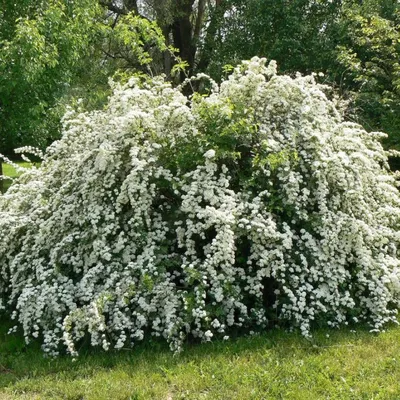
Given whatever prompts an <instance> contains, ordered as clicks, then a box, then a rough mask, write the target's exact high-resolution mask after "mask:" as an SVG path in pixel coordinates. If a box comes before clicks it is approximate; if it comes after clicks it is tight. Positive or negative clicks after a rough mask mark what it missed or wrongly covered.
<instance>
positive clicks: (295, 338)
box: [0, 324, 400, 400]
mask: <svg viewBox="0 0 400 400" xmlns="http://www.w3.org/2000/svg"><path fill="white" fill-rule="evenodd" d="M6 326H7V324H3V327H2V328H1V330H0V399H71V400H72V399H74V400H78V399H93V400H101V399H116V400H117V399H126V400H128V399H165V400H167V399H169V400H170V399H196V400H197V399H296V400H297V399H304V400H314V399H384V400H387V399H393V400H394V399H396V400H397V399H399V398H400V385H399V381H400V328H391V329H390V330H389V331H388V332H386V333H382V334H380V335H378V336H376V335H373V334H370V333H368V332H367V331H366V330H361V331H357V332H351V331H350V330H340V331H330V332H329V337H327V332H328V331H318V332H317V333H316V334H315V338H314V340H313V342H312V343H310V342H308V341H306V340H305V339H303V338H302V337H301V336H299V334H296V333H285V332H283V331H278V330H273V331H270V332H267V333H265V334H263V335H260V336H253V337H242V338H239V339H236V340H232V341H226V342H221V341H219V342H215V343H210V344H205V345H196V346H194V345H192V346H189V345H188V346H186V348H185V350H184V352H183V353H182V354H179V355H173V354H172V353H171V352H170V351H169V350H168V349H167V347H166V346H164V345H162V344H159V343H147V344H141V345H138V346H137V347H136V348H134V349H133V350H122V351H121V352H118V353H117V352H110V353H103V352H100V351H95V350H86V351H84V352H83V353H82V354H81V355H80V356H79V358H78V359H77V360H76V361H73V360H72V359H71V358H70V357H67V356H62V357H59V358H57V359H48V358H44V357H43V355H42V353H41V351H40V349H39V347H38V346H37V345H32V346H31V345H30V346H28V347H26V346H25V345H24V343H23V341H22V339H21V338H20V337H19V336H8V335H6Z"/></svg>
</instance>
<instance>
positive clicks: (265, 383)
mask: <svg viewBox="0 0 400 400" xmlns="http://www.w3.org/2000/svg"><path fill="white" fill-rule="evenodd" d="M4 173H5V174H6V175H7V176H16V171H15V170H14V169H12V168H10V167H9V166H7V165H5V166H4ZM10 326H11V325H10V324H9V323H8V322H7V321H2V322H0V400H3V399H4V400H11V399H26V400H31V399H32V400H36V399H69V400H78V399H85V400H89V399H92V400H102V399H104V400H106V399H107V400H108V399H113V400H114V399H115V400H118V399H121V400H122V399H125V400H128V399H132V400H133V399H135V400H139V399H163V400H172V399H193V400H197V399H224V400H225V399H228V400H229V399H239V400H240V399H246V400H247V399H295V400H302V399H304V400H314V399H338V400H339V399H340V400H342V399H382V400H388V399H393V400H395V399H396V400H398V399H400V384H399V382H400V327H391V328H390V329H389V330H388V331H387V332H384V333H381V334H380V335H375V334H371V333H369V332H368V330H367V329H359V328H358V329H357V330H356V331H354V330H352V329H350V328H348V329H342V330H337V331H328V330H318V331H317V332H315V333H314V339H313V340H312V341H307V340H305V339H304V338H303V337H301V336H300V335H299V334H298V333H287V332H284V331H282V330H277V329H274V330H270V331H268V332H265V333H264V334H262V335H259V336H251V337H241V338H237V339H230V340H228V341H216V342H213V343H209V344H205V345H189V344H188V345H186V346H185V348H184V352H183V353H182V354H179V355H174V354H172V353H171V352H170V351H169V350H168V348H167V346H166V345H164V344H162V343H161V344H160V343H159V342H147V343H144V344H139V345H137V346H136V347H135V348H134V349H123V350H122V351H120V352H109V353H104V352H101V351H98V350H95V349H83V350H81V354H80V356H79V357H78V358H77V359H76V360H73V359H72V358H71V357H68V356H61V357H59V358H56V359H49V358H45V357H44V356H43V353H42V352H41V350H40V346H39V345H38V344H37V343H33V344H31V345H29V346H26V345H25V343H24V341H23V338H22V336H21V335H8V334H7V331H8V329H9V328H10Z"/></svg>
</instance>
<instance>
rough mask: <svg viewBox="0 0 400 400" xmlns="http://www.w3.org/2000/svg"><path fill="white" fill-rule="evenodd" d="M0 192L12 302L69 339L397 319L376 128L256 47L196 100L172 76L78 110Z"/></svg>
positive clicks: (377, 325)
mask: <svg viewBox="0 0 400 400" xmlns="http://www.w3.org/2000/svg"><path fill="white" fill-rule="evenodd" d="M64 125H65V126H64V134H63V137H62V139H61V140H60V141H58V142H56V143H54V144H53V145H52V146H50V148H49V149H48V150H47V153H46V155H45V156H44V161H43V163H42V165H41V167H40V168H37V169H35V168H34V169H31V170H29V171H27V172H26V173H25V174H24V175H23V176H22V177H21V178H20V179H19V180H18V181H17V182H16V183H15V184H14V185H13V186H12V187H11V188H10V189H9V190H8V191H7V192H6V193H5V194H4V195H2V196H0V295H1V304H0V307H1V308H2V309H3V310H4V312H8V313H10V314H11V315H12V317H13V318H14V319H15V320H16V324H17V325H19V326H22V328H23V330H24V333H25V337H26V340H27V341H29V339H30V338H31V337H40V338H41V340H42V343H43V348H44V350H45V351H47V352H48V353H50V354H57V353H58V352H59V351H60V349H62V348H63V347H66V348H67V349H68V350H69V351H70V352H71V353H72V354H75V353H76V344H77V343H78V342H79V341H80V340H81V339H82V338H83V337H84V336H86V335H88V336H89V337H90V340H91V343H92V344H93V345H100V346H102V347H103V348H104V349H108V348H110V347H115V348H122V347H124V346H130V345H132V344H133V343H134V342H136V341H138V340H142V339H143V338H145V337H148V336H149V335H154V336H157V337H158V336H160V337H163V338H165V339H166V340H167V341H168V342H169V343H170V344H171V348H172V349H175V350H178V349H179V348H180V346H181V343H182V342H183V341H184V340H185V338H186V337H188V336H191V337H195V338H198V339H200V340H202V341H209V340H212V338H215V337H221V338H228V337H229V336H228V335H229V333H230V331H231V330H232V329H237V328H238V327H240V329H244V330H247V332H249V331H253V330H254V329H255V327H257V326H258V327H260V328H262V327H266V326H267V325H269V324H271V323H273V322H274V321H275V320H276V319H278V320H284V321H287V322H288V323H290V324H291V325H292V326H296V327H299V328H300V330H301V332H302V333H303V334H304V335H309V334H310V329H311V327H312V324H313V323H314V322H323V323H325V324H328V325H329V326H339V325H341V324H347V323H349V322H354V321H364V322H368V323H369V324H370V325H371V327H372V329H375V330H380V329H381V328H382V326H383V325H384V324H385V323H387V322H389V321H395V320H396V313H397V309H398V307H399V292H400V261H399V241H400V233H399V226H400V196H399V193H398V190H397V188H396V181H395V178H394V176H393V175H391V174H390V173H389V171H388V166H387V158H386V154H385V152H384V150H383V149H382V147H381V144H380V143H379V140H378V139H379V137H380V136H381V134H378V133H367V132H366V131H365V130H363V129H362V128H361V127H360V126H359V125H356V124H354V123H349V122H344V121H343V120H342V119H341V116H340V115H339V113H338V112H337V111H336V109H335V107H334V105H333V103H332V102H331V101H330V100H328V99H327V97H326V95H325V94H324V88H322V87H320V86H319V85H317V84H316V83H315V82H314V79H313V77H300V76H298V77H296V78H295V79H292V78H290V77H288V76H279V75H277V74H276V72H275V65H274V64H272V63H271V64H270V65H269V66H268V67H265V60H263V59H257V58H254V59H252V60H251V61H247V62H243V63H242V64H241V65H240V66H238V67H237V68H236V69H235V71H234V72H233V74H232V75H231V76H230V77H229V79H227V80H226V81H224V82H222V84H221V85H220V86H219V90H217V91H216V90H215V88H214V91H213V93H211V94H210V95H209V96H202V95H194V96H193V98H192V99H191V100H190V101H188V99H187V98H186V97H185V96H184V95H183V94H182V93H181V92H179V90H177V89H173V88H172V87H171V86H170V85H169V84H168V83H166V82H164V80H163V79H161V78H157V79H154V80H153V81H152V82H151V83H141V82H139V81H138V80H135V79H133V80H131V81H130V82H129V84H127V85H126V86H123V87H115V90H114V94H113V96H112V97H111V99H110V102H109V105H108V107H107V109H106V110H104V111H98V112H92V113H86V114H74V113H72V112H71V113H70V114H69V115H67V116H66V117H65V121H64Z"/></svg>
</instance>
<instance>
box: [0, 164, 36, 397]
mask: <svg viewBox="0 0 400 400" xmlns="http://www.w3.org/2000/svg"><path fill="white" fill-rule="evenodd" d="M16 164H18V165H19V166H21V167H24V168H29V167H30V166H31V165H32V164H31V163H29V162H25V161H17V162H16ZM2 166H3V175H4V176H8V177H10V178H17V177H18V176H19V175H20V173H18V172H17V171H16V170H15V168H14V167H12V166H11V165H9V164H5V163H3V164H2ZM11 183H12V180H11V179H9V180H8V179H6V180H5V181H4V183H3V185H4V190H7V189H8V188H9V187H10V185H11ZM0 400H1V398H0Z"/></svg>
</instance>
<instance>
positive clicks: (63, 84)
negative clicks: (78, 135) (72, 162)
mask: <svg viewBox="0 0 400 400" xmlns="http://www.w3.org/2000/svg"><path fill="white" fill-rule="evenodd" d="M0 10H1V11H0V51H1V57H0V152H3V153H11V152H12V150H13V149H14V148H15V147H19V146H22V145H36V146H39V147H46V146H47V145H49V144H50V143H51V142H52V141H53V140H54V139H55V138H58V137H59V132H60V119H61V116H62V115H63V114H64V112H65V107H66V104H71V105H72V106H74V105H77V104H78V103H79V107H80V108H82V107H83V108H84V109H96V108H100V107H101V106H102V105H103V104H104V103H105V101H106V99H107V97H108V95H109V94H110V90H109V85H108V79H109V77H111V76H113V75H114V74H115V73H116V71H118V70H120V69H121V70H123V71H124V72H123V73H125V74H130V76H131V75H132V73H134V72H137V71H138V70H141V69H142V70H147V71H148V67H147V65H148V64H149V63H150V62H151V60H152V56H153V55H155V54H156V52H157V51H159V52H160V51H163V50H164V49H165V44H164V41H163V37H162V34H161V31H160V30H159V29H158V28H157V26H156V25H155V24H154V23H152V22H149V21H148V20H146V19H143V18H141V17H138V16H133V15H131V14H128V15H125V16H123V17H121V18H119V19H118V21H115V20H114V19H113V18H111V17H109V16H107V15H106V13H105V10H104V8H103V7H100V6H99V5H98V4H97V2H93V1H91V0H76V1H74V2H71V1H67V0H50V1H39V2H34V1H28V0H26V1H23V2H14V1H9V0H1V1H0ZM117 22H118V23H117ZM80 98H83V101H78V99H80Z"/></svg>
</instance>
